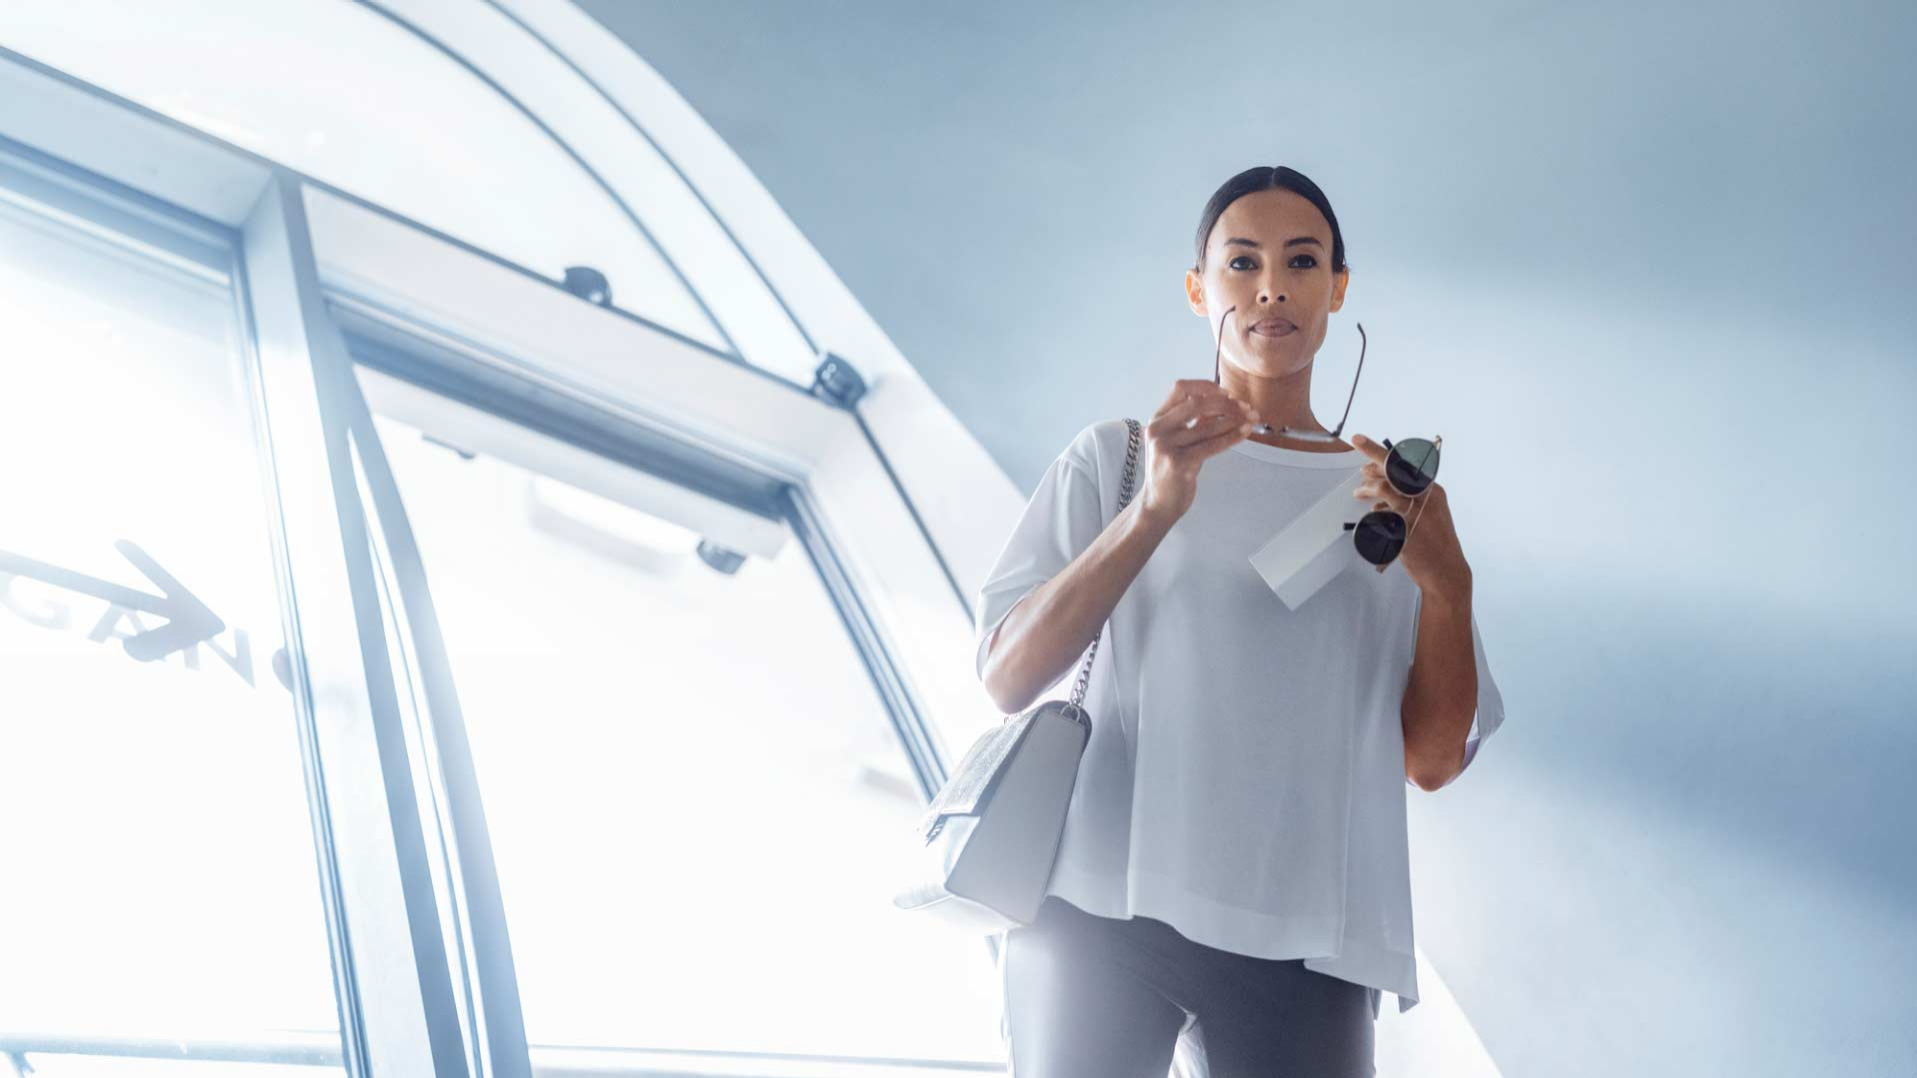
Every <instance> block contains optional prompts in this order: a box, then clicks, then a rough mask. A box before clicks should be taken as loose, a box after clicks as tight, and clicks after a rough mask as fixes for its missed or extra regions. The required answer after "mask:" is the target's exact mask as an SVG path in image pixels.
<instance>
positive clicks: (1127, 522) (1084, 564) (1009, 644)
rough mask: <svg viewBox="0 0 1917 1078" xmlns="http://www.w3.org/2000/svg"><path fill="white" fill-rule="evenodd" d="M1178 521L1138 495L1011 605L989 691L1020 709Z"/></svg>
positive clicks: (1078, 646) (1071, 656)
mask: <svg viewBox="0 0 1917 1078" xmlns="http://www.w3.org/2000/svg"><path fill="white" fill-rule="evenodd" d="M1174 523H1176V521H1175V520H1167V519H1165V518H1164V517H1162V516H1158V515H1153V514H1152V513H1150V512H1149V511H1147V510H1146V509H1145V507H1144V503H1143V502H1142V501H1133V502H1132V503H1131V504H1130V505H1127V506H1126V507H1125V511H1124V512H1122V513H1120V514H1118V516H1117V517H1115V518H1113V520H1112V522H1111V523H1110V524H1109V525H1107V526H1106V528H1105V530H1104V531H1103V532H1101V533H1099V536H1098V538H1097V539H1094V540H1093V541H1092V544H1091V545H1090V546H1088V547H1086V548H1085V550H1084V552H1083V553H1081V554H1080V555H1079V556H1078V557H1077V558H1074V559H1073V560H1072V563H1071V564H1070V565H1067V566H1066V567H1065V568H1064V569H1062V570H1060V571H1059V573H1058V575H1057V576H1054V577H1052V579H1050V580H1047V581H1046V582H1045V583H1043V584H1040V585H1039V586H1038V587H1036V588H1034V589H1032V591H1031V593H1030V594H1028V595H1026V596H1025V598H1023V599H1021V600H1019V601H1018V604H1017V605H1016V606H1014V607H1012V610H1011V612H1010V613H1009V614H1007V615H1006V616H1005V620H1004V621H1003V622H1002V623H1000V625H999V629H998V632H997V634H996V635H995V636H994V637H993V642H992V644H991V646H990V648H989V649H988V651H987V652H986V658H985V674H984V681H985V691H986V692H987V693H989V694H991V697H992V700H993V701H994V702H995V703H997V704H998V706H999V708H1000V709H1001V710H1002V711H1004V712H1005V713H1007V714H1012V713H1015V712H1018V711H1023V710H1024V709H1025V708H1027V707H1030V706H1031V704H1032V701H1033V700H1035V699H1037V697H1038V694H1039V693H1041V692H1044V691H1045V690H1046V689H1047V688H1048V687H1050V686H1052V685H1054V684H1057V682H1058V679H1059V678H1061V677H1063V676H1065V672H1066V670H1068V669H1069V668H1070V667H1071V666H1072V664H1073V663H1076V662H1077V661H1078V660H1079V659H1080V657H1082V656H1083V655H1084V654H1085V649H1086V648H1088V647H1090V646H1091V643H1092V638H1093V637H1094V636H1096V635H1097V634H1098V631H1099V630H1100V629H1101V628H1102V627H1103V626H1104V624H1105V622H1106V620H1107V619H1108V618H1110V617H1111V616H1112V610H1113V609H1114V608H1115V607H1117V606H1118V600H1119V599H1120V598H1122V597H1123V596H1124V594H1125V590H1126V589H1127V588H1129V587H1131V584H1132V581H1133V580H1136V579H1137V578H1138V574H1139V571H1140V570H1142V569H1143V568H1144V567H1145V563H1146V562H1147V561H1150V560H1151V556H1152V552H1153V551H1155V550H1157V549H1158V544H1159V542H1160V541H1161V540H1163V539H1164V538H1165V533H1166V532H1168V531H1170V530H1171V526H1172V524H1174Z"/></svg>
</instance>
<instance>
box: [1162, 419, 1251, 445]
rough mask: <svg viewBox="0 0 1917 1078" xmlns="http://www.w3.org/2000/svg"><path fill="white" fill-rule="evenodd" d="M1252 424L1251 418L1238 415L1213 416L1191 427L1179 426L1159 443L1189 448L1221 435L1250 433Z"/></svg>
mask: <svg viewBox="0 0 1917 1078" xmlns="http://www.w3.org/2000/svg"><path fill="white" fill-rule="evenodd" d="M1250 426H1251V423H1250V421H1249V420H1246V419H1242V418H1240V417H1238V416H1233V415H1222V416H1213V417H1211V418H1209V419H1206V420H1203V421H1202V422H1200V423H1199V424H1198V425H1197V426H1195V427H1192V428H1189V429H1187V428H1184V427H1179V428H1178V429H1176V430H1174V431H1172V432H1171V433H1170V434H1169V435H1166V436H1165V437H1162V438H1160V439H1159V444H1161V445H1168V446H1170V447H1171V448H1173V449H1179V450H1183V449H1189V448H1191V447H1193V446H1197V445H1202V444H1203V443H1205V442H1208V441H1210V440H1211V439H1213V438H1216V437H1219V436H1220V435H1225V434H1250V433H1251V431H1250V429H1249V428H1250Z"/></svg>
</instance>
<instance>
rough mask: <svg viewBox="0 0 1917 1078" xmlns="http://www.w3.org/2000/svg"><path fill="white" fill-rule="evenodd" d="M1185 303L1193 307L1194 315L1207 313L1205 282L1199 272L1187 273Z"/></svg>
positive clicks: (1190, 271) (1187, 271)
mask: <svg viewBox="0 0 1917 1078" xmlns="http://www.w3.org/2000/svg"><path fill="white" fill-rule="evenodd" d="M1185 302H1186V303H1189V304H1190V305H1191V311H1192V313H1193V314H1204V313H1205V281H1204V278H1202V277H1200V276H1198V271H1197V270H1189V269H1188V270H1186V271H1185Z"/></svg>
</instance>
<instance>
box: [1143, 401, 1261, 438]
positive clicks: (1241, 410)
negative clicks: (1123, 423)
mask: <svg viewBox="0 0 1917 1078" xmlns="http://www.w3.org/2000/svg"><path fill="white" fill-rule="evenodd" d="M1250 414H1251V408H1250V406H1249V405H1247V404H1244V403H1243V402H1241V401H1237V400H1234V399H1233V398H1231V397H1229V396H1223V395H1220V396H1202V395H1200V396H1193V397H1189V398H1187V399H1185V400H1182V401H1179V402H1177V403H1175V404H1173V405H1172V406H1171V407H1169V408H1167V409H1165V410H1164V411H1162V412H1160V413H1159V414H1158V415H1156V416H1154V417H1152V423H1151V426H1152V433H1153V434H1154V435H1161V434H1170V433H1172V432H1173V431H1175V430H1178V429H1181V428H1189V427H1191V426H1193V425H1194V422H1193V421H1194V420H1196V421H1197V422H1201V423H1202V422H1204V421H1205V420H1207V419H1210V418H1212V417H1213V416H1221V415H1228V416H1234V417H1236V418H1237V419H1239V420H1241V421H1242V420H1244V419H1247V418H1249V417H1250Z"/></svg>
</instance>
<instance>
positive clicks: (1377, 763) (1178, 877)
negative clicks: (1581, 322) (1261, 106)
mask: <svg viewBox="0 0 1917 1078" xmlns="http://www.w3.org/2000/svg"><path fill="white" fill-rule="evenodd" d="M1349 283H1350V268H1349V267H1348V266H1347V265H1346V264H1345V251H1344V237H1343V235H1342V233H1341V232H1340V231H1339V228H1338V219H1337V217H1336V216H1335V215H1334V214H1333V213H1332V210H1331V204H1330V202H1329V201H1328V200H1327V199H1326V198H1325V196H1324V193H1323V192H1322V191H1320V190H1319V189H1318V186H1317V185H1316V184H1314V183H1312V182H1311V180H1309V179H1307V178H1306V177H1305V176H1303V175H1302V174H1300V173H1298V172H1295V171H1293V170H1291V169H1288V168H1277V169H1273V168H1254V169H1249V170H1247V171H1245V172H1243V173H1240V174H1239V175H1237V176H1234V177H1232V179H1231V180H1230V181H1228V182H1227V183H1226V184H1225V185H1224V186H1223V187H1221V188H1220V189H1219V190H1218V192H1217V193H1216V194H1214V195H1213V196H1212V198H1211V201H1210V202H1209V203H1208V204H1207V206H1206V208H1205V212H1204V215H1203V217H1202V219H1201V221H1200V223H1199V228H1198V234H1197V262H1196V264H1195V265H1194V266H1193V267H1192V269H1191V270H1190V271H1189V272H1187V273H1186V275H1185V291H1186V298H1187V300H1188V301H1189V303H1190V306H1191V309H1192V311H1193V312H1195V313H1196V314H1198V315H1200V316H1202V317H1204V318H1205V319H1206V321H1207V323H1208V324H1209V325H1211V326H1213V327H1215V331H1216V335H1217V342H1216V343H1217V345H1218V352H1219V355H1220V361H1219V362H1220V369H1219V371H1218V372H1217V375H1216V381H1215V382H1206V381H1204V380H1203V379H1183V380H1180V381H1178V382H1177V383H1176V385H1175V386H1174V387H1173V389H1172V393H1171V395H1170V396H1169V397H1168V398H1167V399H1166V400H1165V402H1164V404H1163V405H1161V406H1160V407H1159V409H1158V412H1157V413H1156V414H1155V415H1154V416H1153V417H1152V418H1151V421H1150V422H1149V424H1147V425H1145V427H1144V431H1143V438H1142V444H1141V446H1140V450H1139V459H1138V472H1137V478H1136V486H1135V488H1134V489H1135V492H1136V493H1135V495H1134V497H1133V498H1132V500H1131V501H1130V503H1129V504H1128V505H1127V507H1126V509H1125V511H1124V512H1123V513H1119V512H1117V506H1118V501H1119V495H1120V480H1121V476H1122V473H1123V469H1124V462H1125V453H1126V448H1127V442H1128V438H1129V429H1128V427H1127V425H1126V424H1125V423H1124V421H1122V420H1107V421H1104V422H1100V423H1094V424H1093V425H1091V426H1089V427H1087V428H1085V429H1084V430H1083V431H1081V432H1080V433H1079V434H1078V436H1077V437H1076V438H1075V439H1074V440H1073V442H1072V444H1071V445H1070V446H1068V447H1067V448H1066V450H1065V451H1064V452H1063V453H1062V454H1060V456H1059V457H1058V459H1057V460H1056V461H1054V462H1053V464H1052V466H1051V467H1050V468H1049V469H1048V470H1047V472H1046V473H1045V476H1044V477H1043V479H1042V480H1041V481H1040V483H1039V487H1038V490H1037V491H1036V492H1035V493H1034V494H1033V496H1032V499H1031V501H1030V503H1029V504H1028V505H1027V506H1026V509H1025V512H1024V515H1023V516H1022V517H1021V519H1020V520H1019V523H1018V525H1017V526H1016V527H1015V528H1014V529H1013V532H1012V535H1011V537H1010V539H1008V540H1007V542H1006V545H1005V548H1004V550H1003V551H1002V552H1001V553H1000V555H999V559H998V562H997V564H996V565H995V566H994V568H993V570H992V572H991V574H990V575H989V577H988V579H987V581H986V583H985V585H984V587H983V588H982V589H981V591H980V593H979V602H978V621H977V624H976V630H977V638H978V654H977V664H978V672H979V677H980V679H981V680H982V681H983V683H984V684H985V686H986V689H987V690H988V692H990V693H991V695H992V698H993V700H994V701H996V702H997V703H998V704H999V706H1000V707H1002V708H1003V709H1004V710H1005V711H1006V712H1007V713H1016V712H1019V711H1022V710H1023V709H1025V708H1026V707H1029V706H1030V705H1031V704H1032V703H1033V702H1035V701H1036V700H1037V699H1038V697H1039V694H1040V693H1041V692H1043V691H1045V690H1046V689H1047V688H1050V687H1052V686H1053V685H1055V684H1057V682H1058V681H1059V680H1060V678H1061V677H1063V676H1064V675H1065V674H1066V673H1068V672H1069V671H1071V670H1072V669H1073V668H1074V667H1075V666H1076V665H1077V664H1078V663H1079V662H1080V660H1081V659H1082V657H1083V655H1084V653H1085V650H1086V648H1088V647H1089V646H1090V645H1091V642H1092V640H1093V639H1094V637H1095V636H1096V635H1097V634H1098V632H1099V631H1100V629H1101V628H1103V629H1104V632H1105V637H1104V639H1103V642H1102V644H1101V646H1100V648H1099V650H1098V652H1097V655H1096V658H1095V662H1094V667H1093V670H1092V678H1091V682H1090V684H1089V686H1088V688H1087V692H1086V699H1085V707H1086V710H1087V711H1088V712H1089V713H1090V715H1091V718H1092V724H1093V729H1092V733H1091V737H1090V739H1089V741H1088V742H1087V744H1086V748H1085V753H1084V756H1083V757H1082V759H1081V762H1080V765H1079V772H1078V779H1077V783H1076V785H1075V786H1074V788H1073V791H1072V799H1071V806H1070V809H1069V811H1068V815H1067V818H1066V824H1065V830H1064V834H1063V836H1062V838H1061V840H1060V848H1059V853H1058V859H1057V862H1056V864H1055V866H1054V868H1053V872H1052V877H1051V881H1050V884H1049V886H1048V895H1047V898H1046V900H1045V903H1044V905H1043V906H1042V907H1041V910H1040V913H1039V916H1038V918H1037V920H1036V921H1035V922H1034V923H1033V924H1031V925H1027V926H1021V927H1018V928H1014V929H1012V930H1011V931H1010V932H1008V933H1007V936H1006V940H1005V945H1004V947H1003V948H1002V955H1001V962H1002V973H1003V977H1004V990H1005V1019H1006V1034H1007V1036H1008V1038H1009V1040H1010V1046H1011V1055H1012V1059H1011V1063H1012V1068H1013V1073H1015V1074H1016V1075H1017V1076H1018V1078H1064V1076H1080V1075H1083V1076H1087V1078H1090V1076H1096V1078H1126V1076H1132V1075H1136V1076H1141V1078H1143V1076H1150V1078H1160V1076H1162V1075H1164V1074H1165V1073H1166V1071H1167V1069H1168V1067H1169V1065H1170V1062H1171V1059H1172V1055H1173V1049H1174V1045H1175V1043H1176V1042H1177V1040H1178V1039H1179V1038H1180V1037H1181V1035H1182V1036H1183V1037H1184V1038H1185V1040H1186V1042H1187V1044H1188V1047H1189V1050H1190V1051H1191V1052H1192V1053H1193V1056H1194V1058H1195V1059H1199V1060H1202V1062H1200V1063H1199V1065H1200V1066H1201V1067H1205V1068H1208V1070H1209V1073H1210V1074H1212V1075H1217V1076H1221V1078H1232V1076H1238V1075H1254V1074H1255V1075H1274V1074H1277V1075H1294V1074H1295V1075H1310V1076H1313V1078H1332V1076H1345V1075H1370V1074H1373V1073H1374V1068H1373V1063H1372V1024H1373V1022H1374V1021H1375V1019H1376V1018H1377V1015H1378V1008H1379V999H1380V993H1381V992H1383V991H1390V992H1392V993H1393V994H1394V995H1396V996H1397V997H1398V1001H1399V1008H1400V1010H1408V1009H1410V1008H1411V1007H1412V1006H1414V1005H1416V1003H1417V970H1416V961H1415V957H1414V955H1415V952H1414V949H1413V945H1412V934H1411V898H1410V878H1409V867H1408V851H1407V848H1406V837H1405V786H1406V785H1407V784H1415V785H1417V786H1418V787H1420V788H1421V789H1425V790H1436V789H1438V788H1439V787H1441V786H1443V785H1445V784H1446V783H1447V782H1449V781H1451V779H1453V778H1454V777H1455V776H1456V775H1457V774H1458V773H1459V772H1460V771H1462V770H1463V769H1464V768H1465V766H1467V765H1468V764H1469V763H1470V761H1471V759H1472V758H1473V756H1474V755H1475V753H1476V750H1477V746H1478V744H1479V740H1480V739H1481V738H1482V737H1484V736H1487V735H1489V734H1490V733H1491V732H1492V731H1494V730H1495V729H1497V727H1498V725H1499V723H1500V722H1502V720H1503V702H1502V700H1501V699H1500V697H1499V695H1498V691H1497V686H1496V685H1495V683H1493V681H1492V680H1491V673H1490V670H1489V668H1488V667H1487V666H1486V665H1485V660H1484V651H1483V646H1482V643H1481V642H1480V640H1479V639H1478V634H1477V624H1476V621H1475V619H1474V618H1473V616H1472V613H1471V569H1470V566H1469V565H1468V564H1467V563H1466V562H1465V559H1464V555H1463V552H1462V550H1461V549H1460V548H1459V545H1458V537H1457V533H1456V531H1455V530H1454V528H1453V526H1452V520H1451V514H1450V509H1449V506H1448V503H1447V499H1446V495H1445V492H1444V490H1443V488H1442V487H1440V486H1439V485H1438V484H1435V483H1434V484H1432V485H1431V486H1430V487H1429V488H1428V490H1427V491H1426V492H1425V493H1424V494H1423V495H1421V496H1420V498H1419V500H1420V501H1421V502H1423V503H1424V504H1423V505H1422V506H1420V507H1418V513H1417V515H1416V516H1415V518H1412V519H1415V520H1416V526H1415V528H1414V529H1413V531H1412V533H1411V537H1410V540H1409V541H1408V542H1407V544H1406V545H1405V547H1404V549H1403V551H1402V552H1401V553H1400V554H1399V556H1398V558H1397V560H1396V561H1394V562H1392V563H1391V565H1392V567H1393V568H1397V567H1402V571H1401V572H1391V571H1387V572H1385V573H1382V574H1379V573H1375V572H1342V573H1340V574H1339V575H1338V576H1337V577H1334V578H1333V579H1332V580H1331V581H1330V582H1329V583H1327V584H1325V585H1324V586H1323V588H1321V589H1320V590H1319V591H1318V592H1317V593H1316V594H1315V595H1314V596H1312V598H1311V599H1310V600H1309V601H1307V602H1305V603H1303V604H1302V605H1300V607H1299V608H1298V609H1296V610H1291V609H1288V608H1287V607H1286V606H1285V604H1284V603H1282V602H1281V601H1279V599H1278V598H1277V597H1276V596H1275V595H1274V594H1273V593H1272V591H1271V589H1270V588H1269V587H1268V586H1267V585H1266V584H1265V582H1264V580H1263V579H1262V578H1261V577H1260V576H1259V575H1258V573H1257V571H1256V570H1255V569H1254V568H1253V567H1252V566H1251V564H1250V563H1249V561H1248V558H1249V557H1250V555H1251V554H1252V553H1253V552H1254V551H1256V550H1257V549H1258V548H1259V547H1261V546H1263V545H1264V543H1265V542H1266V541H1267V540H1268V539H1269V538H1270V537H1271V536H1272V535H1273V534H1275V533H1276V532H1277V531H1279V530H1280V529H1281V528H1283V527H1284V525H1285V524H1287V523H1288V522H1289V521H1291V520H1292V519H1294V518H1296V517H1297V515H1298V514H1299V513H1300V512H1302V511H1303V510H1304V509H1305V508H1306V507H1307V506H1310V505H1311V504H1313V503H1314V502H1316V501H1317V500H1318V499H1319V498H1320V497H1321V496H1323V495H1324V494H1325V493H1326V492H1327V491H1329V490H1331V489H1332V488H1334V487H1344V486H1346V485H1349V484H1351V483H1352V482H1353V480H1354V478H1356V479H1358V480H1360V482H1359V484H1358V488H1357V490H1356V492H1355V495H1354V496H1355V497H1358V498H1362V499H1366V501H1365V502H1364V504H1365V505H1375V506H1377V507H1383V506H1387V505H1388V506H1391V507H1393V508H1395V509H1397V510H1398V511H1399V512H1401V513H1406V514H1407V516H1408V517H1410V514H1411V512H1412V509H1413V507H1412V506H1411V504H1410V501H1409V499H1406V498H1404V497H1402V496H1401V495H1400V494H1399V493H1398V492H1397V491H1396V490H1395V489H1394V488H1393V487H1392V486H1391V485H1390V484H1389V483H1388V482H1387V481H1386V480H1385V479H1384V478H1383V474H1382V470H1381V469H1382V462H1383V461H1384V459H1385V457H1386V455H1387V451H1386V450H1385V449H1384V448H1383V447H1381V446H1378V445H1375V444H1373V443H1372V442H1371V441H1370V440H1368V439H1366V438H1364V437H1363V436H1359V435H1354V436H1353V438H1352V441H1353V442H1354V443H1356V444H1355V445H1352V444H1347V443H1345V442H1342V441H1336V440H1330V441H1319V442H1313V441H1310V440H1301V439H1297V438H1294V437H1290V436H1288V435H1287V434H1286V433H1285V432H1286V431H1287V430H1290V431H1307V432H1325V428H1324V426H1323V425H1322V424H1320V423H1319V422H1318V421H1317V419H1316V418H1315V417H1314V416H1313V415H1312V410H1311V372H1312V361H1313V359H1314V357H1315V356H1316V355H1317V352H1318V348H1319V346H1320V345H1321V344H1322V343H1323V342H1324V339H1325V335H1326V328H1327V323H1328V321H1329V318H1330V315H1331V314H1332V313H1333V312H1336V311H1337V310H1338V309H1339V308H1340V307H1342V306H1343V305H1344V297H1345V289H1346V286H1347V285H1348V284H1349ZM1341 426H1342V424H1341ZM1326 433H1328V432H1326ZM1201 465H1202V466H1203V473H1204V482H1203V483H1202V484H1200V482H1199V472H1200V468H1201ZM1354 473H1357V474H1356V475H1354ZM1354 515H1355V514H1354ZM1354 557H1355V556H1354ZM1358 564H1360V565H1362V564H1363V563H1361V562H1360V563H1358ZM1108 622H1109V624H1107V623H1108Z"/></svg>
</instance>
